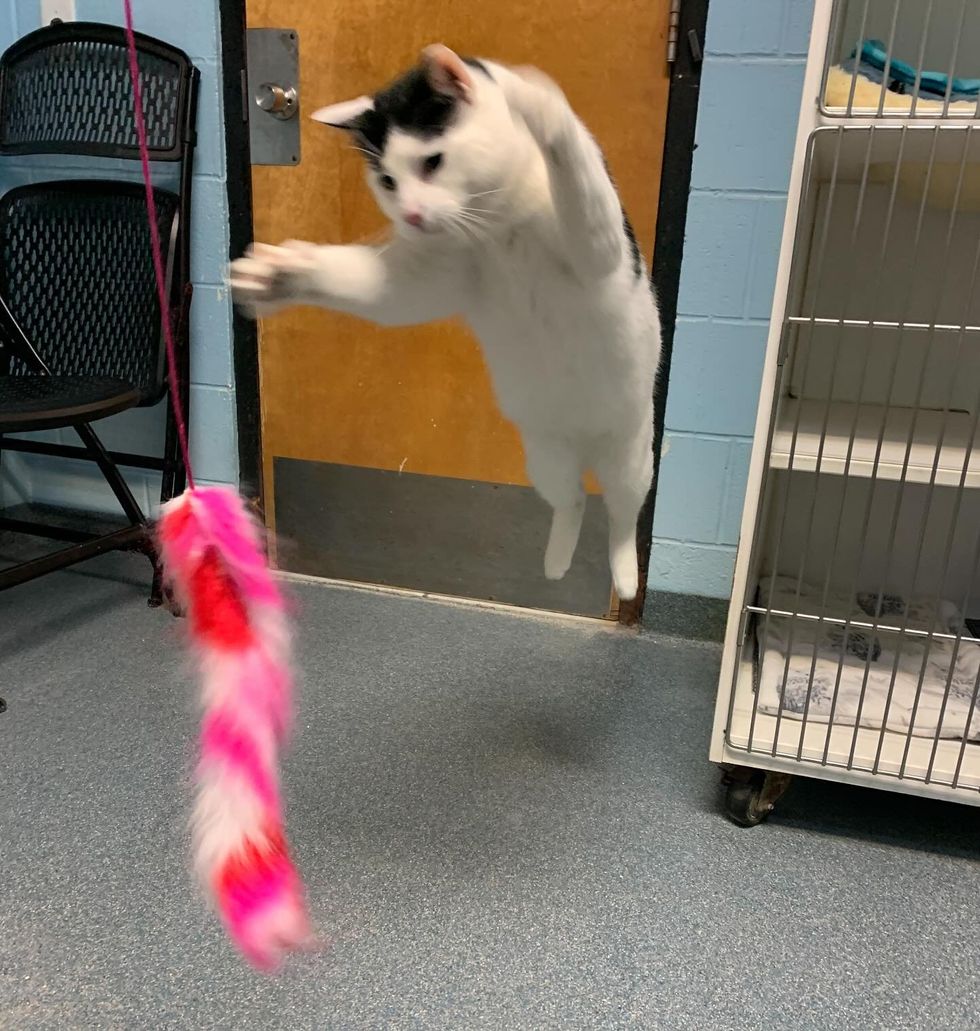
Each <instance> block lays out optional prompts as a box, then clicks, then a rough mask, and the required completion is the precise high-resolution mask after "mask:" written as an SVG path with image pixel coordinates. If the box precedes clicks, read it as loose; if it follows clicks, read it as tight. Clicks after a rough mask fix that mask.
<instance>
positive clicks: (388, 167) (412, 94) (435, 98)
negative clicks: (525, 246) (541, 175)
mask: <svg viewBox="0 0 980 1031" xmlns="http://www.w3.org/2000/svg"><path fill="white" fill-rule="evenodd" d="M312 117H313V118H314V119H315V120H316V121H318V122H323V123H325V124H327V125H332V126H335V127H337V128H340V129H344V130H346V131H347V132H349V133H350V134H351V135H352V137H353V142H354V145H355V146H356V147H357V148H358V149H359V150H361V151H362V152H363V154H364V156H365V159H366V161H367V179H368V184H369V185H370V187H371V189H372V190H373V192H374V195H375V197H376V198H377V201H378V205H379V207H380V208H381V210H382V211H383V212H384V213H385V215H387V216H388V218H389V219H390V220H391V221H392V223H393V224H394V226H395V228H396V230H397V231H398V232H399V233H401V234H402V235H406V236H414V235H416V234H420V233H439V232H444V233H453V234H454V235H457V236H459V237H460V238H465V237H466V236H468V235H470V234H471V232H473V231H476V230H478V228H479V226H480V225H481V224H486V223H488V222H490V221H492V220H493V218H492V216H493V215H494V214H495V213H496V212H497V211H498V210H499V207H500V205H502V204H503V203H504V198H503V196H502V194H503V193H504V190H503V187H505V186H506V185H507V184H508V183H509V181H510V179H511V177H512V175H513V173H514V169H513V163H514V157H515V154H517V153H521V152H522V151H521V147H520V142H521V140H520V138H519V129H518V127H517V126H516V125H515V123H514V120H513V119H512V118H511V116H510V111H509V109H508V107H507V102H506V100H505V99H504V95H503V91H502V90H501V89H500V88H499V87H498V85H497V84H496V82H495V81H494V78H493V70H492V67H491V66H488V65H487V64H485V63H484V62H481V61H476V60H472V59H463V58H460V57H459V56H458V55H456V54H455V53H453V51H452V50H450V49H449V48H448V47H444V46H442V45H440V44H436V45H433V46H430V47H427V48H426V49H425V51H424V52H423V54H422V60H421V62H420V64H419V65H418V66H417V67H415V68H412V69H411V70H410V71H408V72H406V73H405V74H404V75H401V76H400V77H399V78H397V79H396V80H395V81H394V82H392V83H391V84H390V85H388V86H386V87H385V88H384V89H382V90H380V91H379V92H378V93H375V95H374V96H373V97H366V96H365V97H358V98H357V99H356V100H348V101H345V102H343V103H340V104H333V105H331V106H330V107H325V108H321V109H320V110H319V111H316V112H314V114H313V116H312Z"/></svg>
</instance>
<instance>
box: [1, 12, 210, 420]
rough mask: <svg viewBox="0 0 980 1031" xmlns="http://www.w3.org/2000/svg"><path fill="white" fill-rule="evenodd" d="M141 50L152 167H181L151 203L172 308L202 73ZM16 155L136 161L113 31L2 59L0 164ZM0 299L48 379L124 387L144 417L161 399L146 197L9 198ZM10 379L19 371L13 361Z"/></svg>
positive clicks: (27, 41) (48, 39)
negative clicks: (98, 379)
mask: <svg viewBox="0 0 980 1031" xmlns="http://www.w3.org/2000/svg"><path fill="white" fill-rule="evenodd" d="M136 43H137V53H138V63H139V70H140V84H141V92H142V96H143V111H144V118H145V121H146V128H147V135H148V141H149V146H150V151H151V155H150V156H151V158H152V159H153V160H154V161H170V162H179V166H178V170H179V175H178V177H177V178H178V180H179V186H178V188H177V191H176V192H171V191H167V190H160V189H157V190H156V194H155V195H156V201H157V207H158V215H159V221H160V226H159V228H160V238H161V241H162V242H163V245H164V247H165V248H167V249H168V254H167V277H168V284H169V297H170V300H171V306H172V308H173V309H176V308H177V307H178V306H179V304H180V301H181V298H182V297H183V295H184V290H185V286H186V284H187V283H188V281H189V279H190V255H189V225H190V200H191V182H192V179H191V171H192V163H193V152H194V145H195V119H196V112H197V90H198V82H199V73H198V71H197V69H196V68H195V67H194V66H193V65H192V64H191V62H190V60H189V58H188V57H187V55H186V54H184V53H183V52H182V51H180V50H178V49H176V48H175V47H171V46H169V45H168V44H166V43H162V42H160V41H159V40H155V39H151V38H150V37H149V36H144V35H142V34H139V33H137V35H136ZM14 154H69V155H75V156H76V157H78V158H83V159H84V158H86V157H87V158H117V159H119V158H121V159H124V160H129V161H134V162H135V161H138V160H139V148H138V142H137V138H136V130H135V121H134V118H133V92H132V83H131V81H130V74H129V58H128V52H127V48H126V37H125V33H124V32H123V30H122V29H120V28H116V27H115V26H110V25H99V24H95V23H91V22H66V23H60V24H55V25H50V26H46V27H45V28H42V29H38V30H37V31H36V32H32V33H30V35H28V36H25V37H24V38H23V39H21V40H18V41H17V42H16V43H14V44H13V45H12V46H11V47H10V48H9V49H8V50H7V51H6V52H5V53H4V54H3V56H2V57H0V157H2V156H3V155H14ZM80 163H81V162H79V161H78V160H73V161H72V165H73V166H76V165H78V164H80ZM103 167H104V166H103ZM101 171H102V169H101V168H100V169H99V170H98V174H101ZM0 175H2V165H0ZM0 181H2V179H0ZM0 293H2V295H3V297H4V298H5V300H6V301H7V304H8V306H9V308H10V310H11V313H12V314H13V316H14V318H15V319H16V320H17V322H18V324H19V326H20V328H21V329H22V330H23V331H24V333H25V334H26V335H27V337H28V339H29V340H30V342H31V344H32V346H33V347H34V348H35V350H36V351H37V353H38V354H39V355H40V357H41V358H42V359H43V360H44V362H45V363H46V364H47V365H48V367H49V368H50V369H51V371H52V372H53V373H56V374H58V373H60V374H62V375H98V376H113V377H116V378H118V379H123V380H126V381H127V382H129V383H131V384H133V386H135V387H137V388H138V389H139V390H140V392H141V394H142V403H143V404H153V403H155V402H156V401H158V400H159V399H160V398H161V397H162V396H163V394H164V392H165V388H166V367H165V350H164V344H163V335H162V332H161V328H162V324H161V319H160V306H159V302H158V299H157V293H156V286H155V281H154V277H153V264H152V255H151V251H150V236H149V229H148V226H147V215H146V200H145V195H144V189H143V186H142V185H138V184H136V183H132V182H129V181H121V180H119V179H111V180H109V179H101V178H100V179H98V180H95V179H84V180H76V179H60V180H59V181H57V182H48V183H37V184H34V185H29V186H21V187H17V188H16V189H13V190H10V191H9V192H8V193H7V194H6V195H4V196H3V197H2V198H0ZM15 353H16V351H15ZM3 371H4V370H2V369H0V373H2V372H3ZM8 371H9V372H10V373H13V374H17V373H23V372H25V371H26V368H25V366H24V365H23V363H21V362H19V361H18V360H16V359H12V360H10V362H9V369H8Z"/></svg>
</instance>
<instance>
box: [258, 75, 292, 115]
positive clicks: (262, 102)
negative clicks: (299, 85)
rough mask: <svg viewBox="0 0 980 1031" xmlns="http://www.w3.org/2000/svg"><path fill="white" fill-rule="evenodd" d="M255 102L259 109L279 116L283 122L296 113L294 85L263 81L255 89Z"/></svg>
mask: <svg viewBox="0 0 980 1031" xmlns="http://www.w3.org/2000/svg"><path fill="white" fill-rule="evenodd" d="M255 103H256V106H257V107H259V108H260V109H261V110H263V111H265V112H267V113H268V114H270V115H272V117H273V118H281V119H282V120H283V121H284V122H285V121H287V120H288V119H290V118H293V117H294V116H295V115H296V111H297V110H298V108H299V105H298V104H297V96H296V87H295V86H280V85H279V84H278V83H276V82H263V83H262V84H261V85H260V86H259V88H258V89H257V90H256V91H255Z"/></svg>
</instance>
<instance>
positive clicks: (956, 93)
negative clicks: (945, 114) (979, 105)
mask: <svg viewBox="0 0 980 1031" xmlns="http://www.w3.org/2000/svg"><path fill="white" fill-rule="evenodd" d="M854 56H855V55H854V54H851V57H852V58H853V57H854ZM861 62H862V63H864V64H868V65H871V67H872V68H876V69H877V70H878V71H882V72H883V71H884V70H885V67H886V65H887V67H888V78H889V81H890V82H900V83H902V84H903V85H905V86H912V87H913V88H914V87H915V84H916V78H917V75H916V69H915V68H913V67H912V65H910V64H908V63H906V62H905V61H901V60H899V59H898V58H896V57H893V58H892V59H891V61H890V62H889V59H888V50H887V48H886V47H885V44H884V43H882V41H881V40H880V39H866V40H865V41H864V42H863V43H862V44H861ZM918 84H919V85H918V88H919V91H920V92H925V93H934V94H936V95H937V96H940V97H945V96H946V91H947V90H949V93H950V97H951V99H956V98H957V97H968V98H970V97H976V96H978V95H980V79H959V78H954V79H953V80H952V84H950V78H949V76H948V75H946V74H945V73H944V72H929V71H922V72H921V73H919V75H918Z"/></svg>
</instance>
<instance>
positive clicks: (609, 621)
mask: <svg viewBox="0 0 980 1031" xmlns="http://www.w3.org/2000/svg"><path fill="white" fill-rule="evenodd" d="M276 576H277V577H278V578H279V579H281V580H285V581H287V582H289V583H302V584H318V585H320V586H324V587H340V588H343V589H344V590H349V591H361V592H364V593H367V594H387V595H393V596H395V597H399V598H414V599H417V600H419V601H430V602H434V603H436V604H439V605H458V606H461V607H464V608H475V609H488V610H490V611H492V612H501V613H505V614H508V615H512V616H524V617H531V618H533V619H544V620H549V621H555V622H561V623H577V624H580V625H585V626H589V627H591V628H592V629H594V630H603V629H608V630H611V631H614V632H616V633H619V632H622V631H624V630H626V631H627V632H630V633H632V632H635V631H634V630H632V629H630V628H628V627H623V626H621V625H620V624H619V622H618V621H617V618H616V617H615V616H609V617H603V616H582V615H578V614H576V613H570V612H552V611H551V610H550V609H532V608H527V607H525V606H522V605H509V604H507V603H505V602H497V601H487V600H485V599H482V598H462V597H459V596H457V595H454V594H438V593H436V592H435V591H418V590H413V589H412V588H409V587H391V586H388V585H387V584H371V583H361V582H358V581H355V580H337V579H335V578H333V577H329V576H310V575H309V574H307V573H290V572H288V571H287V570H281V569H280V570H276Z"/></svg>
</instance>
